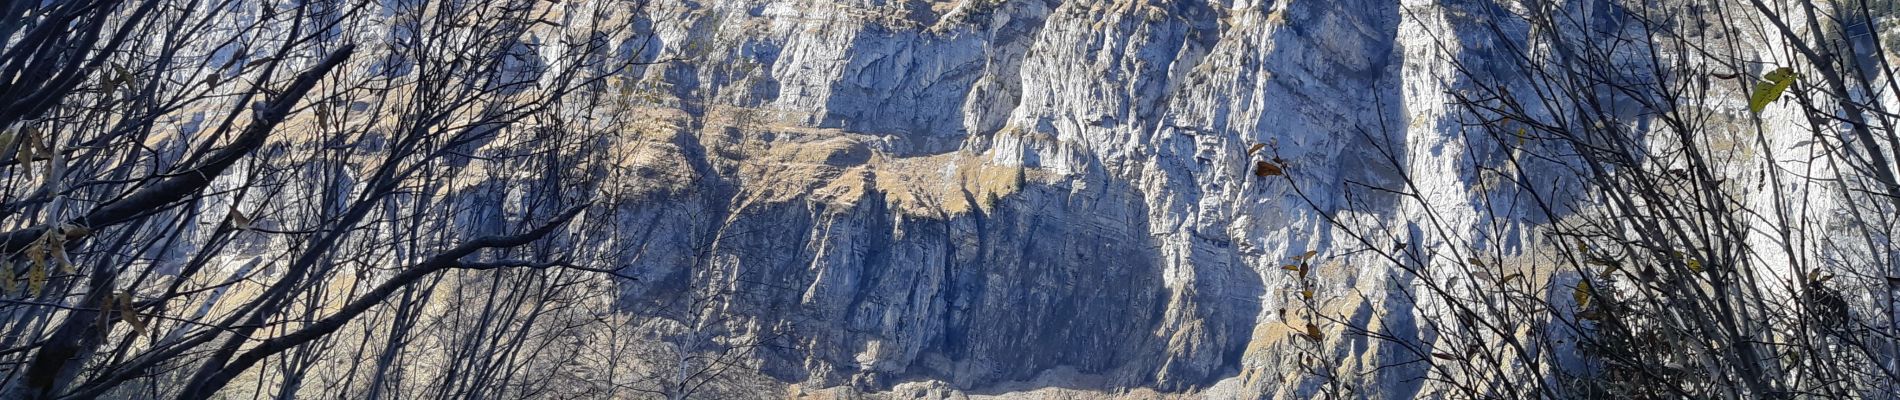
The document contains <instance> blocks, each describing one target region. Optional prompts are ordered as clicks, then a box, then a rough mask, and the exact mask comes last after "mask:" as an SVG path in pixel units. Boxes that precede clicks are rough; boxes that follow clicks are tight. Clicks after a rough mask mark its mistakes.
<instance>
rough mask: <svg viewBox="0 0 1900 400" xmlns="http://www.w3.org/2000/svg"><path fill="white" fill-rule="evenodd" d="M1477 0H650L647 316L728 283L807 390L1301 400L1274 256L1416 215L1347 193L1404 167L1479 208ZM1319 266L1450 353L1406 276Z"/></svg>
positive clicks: (1355, 358) (1371, 314)
mask: <svg viewBox="0 0 1900 400" xmlns="http://www.w3.org/2000/svg"><path fill="white" fill-rule="evenodd" d="M1452 3H1457V4H1454V5H1442V4H1438V2H1434V1H1424V0H1418V1H1411V0H1408V1H1402V2H1401V1H1391V0H1335V1H1267V0H1256V1H1250V0H1228V1H1208V0H1183V1H1172V0H1093V1H1060V0H958V1H921V0H913V1H897V0H889V1H885V0H838V1H812V0H699V1H684V0H656V1H655V2H654V3H653V5H652V9H651V10H650V12H649V13H648V16H647V18H645V19H643V20H641V21H635V23H637V24H641V25H642V26H644V27H650V28H651V29H652V30H653V31H654V32H656V35H654V37H652V38H650V40H647V41H645V42H636V43H625V44H622V47H623V48H624V49H625V50H624V51H625V52H626V54H630V55H633V56H636V57H643V58H646V59H649V60H654V61H675V62H670V63H662V64H654V65H650V66H646V67H643V68H641V69H640V70H638V71H635V73H634V74H633V75H634V76H635V78H634V79H636V80H637V81H638V82H640V84H641V85H642V87H644V88H647V89H646V90H645V91H644V92H642V93H641V95H644V96H649V97H651V98H653V99H657V100H656V103H657V104H661V106H656V107H652V109H649V110H642V111H641V112H642V115H644V119H643V122H642V124H640V125H638V126H635V127H630V128H629V130H631V131H635V132H636V133H637V134H638V136H639V137H640V138H642V139H641V141H640V142H639V143H638V144H635V145H631V146H630V148H631V149H633V150H632V151H633V152H634V153H636V154H637V156H635V157H631V159H632V162H633V163H634V167H635V168H640V169H641V170H642V171H646V172H647V173H646V174H644V175H642V176H643V177H644V179H642V180H641V181H639V182H628V183H624V184H625V185H628V186H630V187H632V188H633V191H634V194H635V195H636V196H640V197H641V198H643V199H645V200H643V201H640V202H636V203H634V204H633V205H629V206H627V209H626V210H623V212H622V213H621V215H622V216H621V218H623V219H625V220H626V221H627V222H628V223H629V225H630V226H640V227H653V229H655V231H654V232H652V234H651V235H650V236H644V237H648V238H649V239H648V241H647V242H646V243H647V244H646V245H647V246H648V247H647V248H646V250H645V251H644V252H642V255H641V256H640V258H639V259H638V260H630V261H629V262H630V263H632V264H633V265H635V267H634V270H635V271H637V272H636V273H637V274H639V275H641V276H642V277H644V278H645V279H644V280H643V282H642V283H640V284H636V285H633V286H630V287H629V288H628V289H627V291H626V296H625V297H626V298H627V300H626V302H627V303H629V304H653V303H668V302H673V303H671V304H677V299H679V298H681V297H682V296H680V295H678V294H679V293H680V292H681V289H682V288H684V287H687V286H688V285H687V284H688V283H689V282H691V283H693V286H697V287H719V288H724V289H727V290H728V292H730V293H731V294H730V295H729V296H726V297H727V299H728V300H727V301H726V303H727V304H728V305H726V306H723V307H725V308H722V310H726V311H732V312H734V313H737V314H740V315H743V317H739V318H733V319H731V320H727V321H725V322H723V323H724V324H725V325H726V326H727V327H728V328H729V329H731V330H732V331H733V332H739V333H747V332H760V331H764V330H768V329H770V330H777V331H781V332H788V334H787V336H786V339H784V343H783V344H784V346H782V347H781V348H775V349H773V350H770V351H767V352H766V353H765V354H764V355H763V356H762V358H763V360H762V361H761V362H762V365H764V366H765V369H766V372H768V373H769V374H771V375H772V376H774V377H776V378H778V379H780V380H783V381H786V382H789V383H797V384H799V385H800V387H801V388H805V389H810V390H819V391H824V390H834V389H835V388H845V389H848V390H851V391H861V392H884V393H892V394H896V395H897V396H899V397H903V396H913V395H914V396H923V397H955V396H960V395H961V393H964V392H968V393H991V394H995V393H1014V394H1013V395H1016V396H1022V397H1039V396H1049V397H1057V396H1061V395H1064V394H1065V393H1067V394H1073V393H1078V392H1080V393H1101V392H1123V391H1126V390H1138V391H1153V392H1160V393H1178V394H1188V395H1199V396H1207V397H1213V398H1253V397H1280V396H1293V397H1297V394H1298V393H1301V390H1306V389H1303V388H1302V385H1307V383H1304V382H1306V381H1305V380H1304V379H1303V378H1300V374H1301V371H1299V368H1298V367H1297V363H1298V359H1299V355H1298V354H1297V353H1296V352H1295V351H1294V350H1292V348H1293V346H1296V345H1301V344H1300V343H1299V341H1300V340H1303V339H1299V338H1298V337H1296V336H1294V333H1293V332H1294V330H1293V329H1292V328H1290V327H1289V325H1288V322H1289V321H1283V320H1281V316H1280V314H1279V313H1277V312H1276V311H1277V310H1279V309H1280V308H1282V307H1283V304H1285V303H1286V302H1288V301H1290V300H1289V299H1293V298H1295V297H1291V296H1290V295H1289V293H1291V292H1290V291H1293V290H1295V289H1292V288H1293V286H1292V283H1291V282H1290V280H1291V278H1289V276H1288V274H1287V273H1286V271H1283V270H1281V269H1280V266H1282V265H1284V264H1285V263H1286V260H1287V259H1288V257H1290V256H1294V255H1298V254H1301V253H1305V252H1306V251H1308V250H1321V249H1325V248H1327V247H1328V246H1330V245H1331V243H1332V242H1333V241H1335V240H1341V239H1338V237H1339V236H1337V234H1336V233H1335V232H1332V230H1331V229H1330V228H1328V226H1329V225H1328V224H1327V223H1326V222H1325V221H1324V220H1323V219H1321V218H1320V215H1321V214H1319V213H1318V212H1316V211H1315V210H1316V209H1319V210H1339V209H1343V208H1348V207H1347V204H1346V203H1345V202H1347V201H1351V202H1353V204H1352V205H1351V207H1350V208H1352V209H1354V210H1359V211H1360V213H1362V214H1365V213H1369V214H1370V215H1357V216H1355V217H1361V218H1369V219H1380V220H1389V221H1405V220H1407V218H1408V216H1410V215H1415V214H1416V213H1419V212H1421V211H1420V210H1418V209H1416V208H1417V207H1416V206H1410V207H1403V206H1400V205H1399V204H1400V203H1398V202H1395V201H1392V200H1391V199H1381V198H1376V197H1374V198H1351V199H1348V198H1346V196H1342V195H1341V191H1342V190H1343V189H1342V187H1343V186H1344V185H1345V182H1363V183H1381V182H1391V181H1393V180H1394V179H1396V177H1397V176H1398V175H1399V174H1401V173H1409V174H1413V178H1414V179H1415V180H1417V182H1418V183H1420V184H1421V185H1424V188H1425V190H1426V193H1423V196H1424V197H1425V198H1426V199H1427V200H1428V201H1429V202H1431V203H1432V204H1434V205H1442V206H1448V207H1446V208H1443V209H1441V210H1440V211H1444V210H1452V211H1450V212H1451V217H1452V218H1451V219H1449V220H1447V222H1448V223H1450V224H1452V225H1453V226H1456V225H1457V224H1471V223H1475V221H1474V219H1475V218H1476V217H1474V216H1470V214H1474V213H1475V212H1473V211H1469V209H1470V208H1471V206H1470V205H1469V204H1470V201H1471V199H1470V198H1469V196H1470V194H1469V193H1470V191H1469V190H1468V189H1467V188H1468V186H1469V185H1466V184H1465V182H1467V181H1468V180H1470V178H1469V177H1467V176H1465V175H1464V173H1462V172H1460V171H1462V170H1463V169H1461V168H1458V166H1459V165H1462V164H1461V163H1462V161H1460V160H1462V159H1464V158H1465V155H1464V151H1465V150H1464V149H1465V146H1464V145H1463V143H1462V141H1463V139H1462V138H1460V137H1457V136H1455V135H1453V134H1450V133H1448V132H1450V130H1451V127H1452V126H1453V125H1454V123H1453V121H1450V119H1449V117H1448V116H1447V115H1448V114H1450V111H1448V109H1447V108H1448V107H1449V106H1447V105H1446V103H1447V98H1446V95H1445V94H1444V92H1445V91H1446V90H1447V88H1449V87H1454V86H1456V83H1455V81H1456V80H1455V79H1452V76H1453V75H1455V74H1454V73H1453V72H1452V71H1451V67H1450V64H1449V62H1448V61H1444V58H1445V57H1444V56H1443V54H1445V52H1451V53H1454V54H1459V55H1460V56H1462V57H1467V58H1468V59H1467V61H1472V60H1471V59H1473V58H1479V57H1482V52H1483V51H1484V49H1485V48H1486V47H1487V46H1489V44H1487V43H1465V42H1461V40H1463V39H1459V38H1457V37H1446V36H1445V35H1448V34H1453V33H1455V32H1456V31H1457V29H1458V23H1459V22H1458V18H1460V17H1458V15H1463V13H1465V12H1467V11H1469V10H1467V8H1472V9H1475V7H1483V6H1485V5H1482V4H1464V3H1467V2H1452ZM1470 3H1479V2H1470ZM1478 60H1479V61H1481V59H1478ZM1254 144H1266V146H1265V147H1264V148H1262V149H1261V150H1259V151H1258V152H1254V153H1250V152H1249V148H1250V147H1252V146H1253V145H1254ZM1380 149H1383V150H1384V151H1383V152H1382V151H1380ZM1381 153H1387V154H1393V155H1394V156H1395V157H1397V158H1400V159H1402V160H1403V161H1404V163H1405V164H1406V165H1409V166H1410V167H1408V168H1407V170H1405V171H1401V170H1400V168H1394V167H1391V166H1389V165H1390V164H1389V163H1387V162H1384V161H1383V159H1381V158H1379V157H1381V156H1380V154H1381ZM1270 159H1278V160H1279V161H1280V162H1281V163H1283V165H1285V166H1287V168H1286V169H1287V171H1288V174H1289V175H1290V176H1291V177H1292V179H1291V182H1289V181H1288V180H1286V179H1283V178H1280V177H1270V178H1263V177H1258V176H1255V175H1254V168H1255V162H1256V161H1259V160H1270ZM1460 207H1462V209H1463V210H1467V211H1457V210H1460V209H1461V208H1460ZM643 229H644V228H643ZM1420 245H1429V243H1420ZM1320 263H1325V264H1327V267H1326V269H1325V270H1323V271H1321V272H1319V273H1321V274H1324V275H1323V277H1324V279H1323V280H1322V281H1321V282H1322V283H1321V285H1322V286H1321V287H1320V292H1321V293H1322V294H1321V296H1322V297H1325V298H1327V299H1330V300H1329V302H1328V303H1329V304H1331V305H1330V306H1328V307H1330V309H1331V311H1335V312H1336V314H1337V315H1343V316H1346V317H1347V318H1353V319H1357V320H1358V321H1360V322H1365V321H1367V320H1369V319H1372V318H1375V317H1376V318H1382V319H1383V320H1384V322H1382V323H1381V324H1383V325H1389V326H1396V327H1397V328H1394V329H1393V330H1392V332H1393V334H1395V335H1397V336H1400V337H1406V336H1407V335H1411V336H1412V337H1413V338H1414V339H1416V340H1419V341H1423V342H1429V339H1428V338H1417V337H1416V336H1417V335H1419V333H1418V332H1417V330H1416V329H1410V328H1406V327H1405V325H1406V324H1408V323H1410V322H1409V320H1408V319H1407V318H1408V317H1406V316H1405V314H1404V313H1403V312H1402V311H1403V310H1404V309H1405V308H1406V307H1405V306H1394V305H1392V302H1394V301H1398V300H1396V299H1389V298H1384V297H1380V296H1378V295H1374V293H1381V292H1382V291H1380V290H1379V289H1380V288H1382V287H1384V286H1385V285H1388V284H1393V283H1394V282H1391V279H1393V278H1390V277H1389V275H1388V273H1387V272H1385V271H1379V270H1377V268H1375V267H1372V266H1367V267H1363V268H1366V269H1365V270H1361V269H1360V268H1362V267H1359V266H1348V265H1346V263H1341V262H1338V261H1337V260H1332V261H1324V262H1320ZM707 271H713V272H707ZM1362 294H1363V295H1362ZM1295 296H1296V295H1295ZM1328 336H1329V337H1331V338H1332V339H1329V340H1326V341H1324V344H1323V345H1321V349H1320V350H1318V351H1320V352H1322V353H1324V354H1330V355H1332V356H1334V357H1336V358H1338V359H1343V360H1350V362H1354V363H1361V364H1364V365H1366V366H1367V369H1371V367H1374V366H1377V365H1381V364H1386V363H1389V362H1391V360H1392V359H1395V358H1393V356H1391V355H1390V354H1389V353H1391V349H1389V348H1387V347H1386V346H1388V345H1385V344H1381V343H1378V342H1367V341H1366V340H1365V339H1363V338H1357V339H1355V338H1342V337H1340V335H1328ZM1306 345H1307V346H1311V344H1306ZM1380 371H1381V372H1379V373H1376V374H1371V375H1367V376H1366V377H1363V378H1359V379H1365V380H1367V381H1381V380H1384V381H1389V382H1390V383H1382V384H1379V385H1378V386H1376V387H1373V388H1372V389H1371V390H1378V391H1382V392H1381V393H1378V395H1379V396H1380V397H1388V396H1389V397H1410V396H1411V395H1412V394H1413V393H1414V392H1415V391H1417V390H1419V389H1418V388H1417V387H1416V385H1417V383H1416V382H1409V383H1408V382H1407V381H1406V379H1404V378H1406V377H1409V376H1414V375H1412V374H1416V373H1418V371H1416V370H1410V369H1407V368H1406V367H1397V368H1388V369H1383V370H1380Z"/></svg>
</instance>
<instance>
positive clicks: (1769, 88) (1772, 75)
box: [1748, 67, 1800, 115]
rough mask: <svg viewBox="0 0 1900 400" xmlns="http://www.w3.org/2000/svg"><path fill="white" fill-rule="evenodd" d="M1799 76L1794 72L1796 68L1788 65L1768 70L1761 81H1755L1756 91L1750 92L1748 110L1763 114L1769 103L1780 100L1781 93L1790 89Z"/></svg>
mask: <svg viewBox="0 0 1900 400" xmlns="http://www.w3.org/2000/svg"><path fill="white" fill-rule="evenodd" d="M1799 77H1800V75H1799V74H1796V73H1794V69H1791V68H1788V67H1781V68H1776V69H1775V70H1774V71H1768V74H1767V75H1762V77H1761V82H1756V83H1755V92H1754V93H1751V94H1749V96H1748V110H1749V111H1752V112H1754V113H1755V114H1757V115H1759V114H1761V112H1762V110H1765V109H1767V108H1768V104H1769V103H1774V102H1775V100H1780V99H1781V94H1782V93H1783V92H1786V91H1788V87H1789V86H1793V85H1794V81H1795V79H1797V78H1799Z"/></svg>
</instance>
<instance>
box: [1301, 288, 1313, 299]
mask: <svg viewBox="0 0 1900 400" xmlns="http://www.w3.org/2000/svg"><path fill="white" fill-rule="evenodd" d="M1300 297H1301V298H1307V299H1311V298H1313V289H1305V290H1301V291H1300Z"/></svg>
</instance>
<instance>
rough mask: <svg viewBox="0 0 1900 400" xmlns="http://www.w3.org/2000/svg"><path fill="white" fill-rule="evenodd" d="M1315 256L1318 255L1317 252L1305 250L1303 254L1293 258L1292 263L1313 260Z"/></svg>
mask: <svg viewBox="0 0 1900 400" xmlns="http://www.w3.org/2000/svg"><path fill="white" fill-rule="evenodd" d="M1316 255H1319V251H1317V250H1307V251H1306V252H1305V253H1300V255H1297V256H1293V261H1306V260H1307V259H1309V258H1313V256H1316Z"/></svg>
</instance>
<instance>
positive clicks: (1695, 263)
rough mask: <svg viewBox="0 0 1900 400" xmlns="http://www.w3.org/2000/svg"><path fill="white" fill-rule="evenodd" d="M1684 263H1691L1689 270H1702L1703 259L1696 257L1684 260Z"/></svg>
mask: <svg viewBox="0 0 1900 400" xmlns="http://www.w3.org/2000/svg"><path fill="white" fill-rule="evenodd" d="M1683 263H1685V264H1688V265H1689V270H1690V271H1694V272H1702V261H1701V260H1697V259H1694V258H1691V259H1688V260H1687V261H1683Z"/></svg>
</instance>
